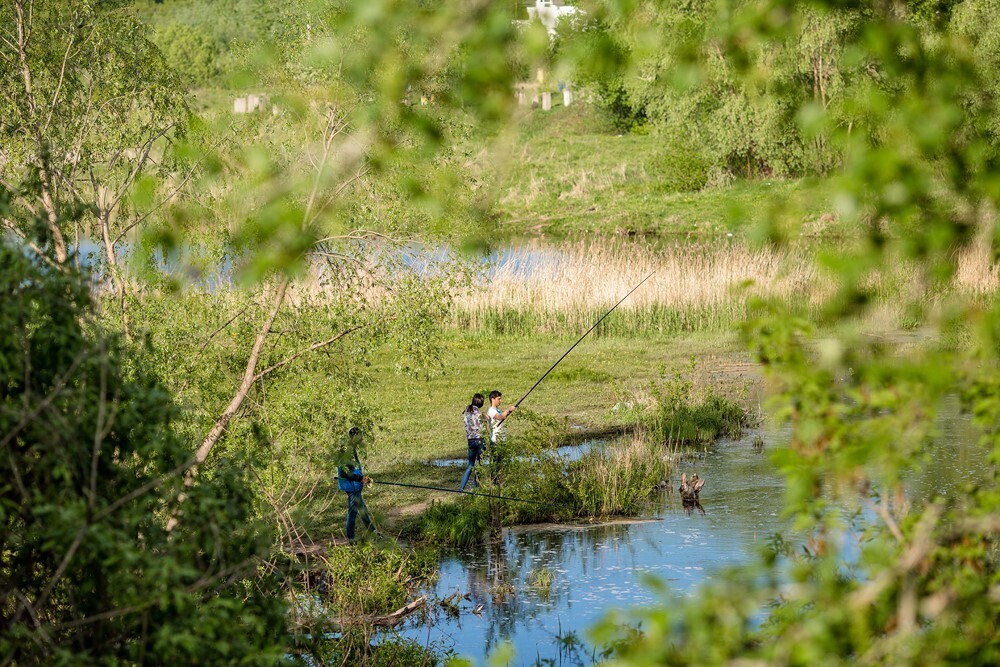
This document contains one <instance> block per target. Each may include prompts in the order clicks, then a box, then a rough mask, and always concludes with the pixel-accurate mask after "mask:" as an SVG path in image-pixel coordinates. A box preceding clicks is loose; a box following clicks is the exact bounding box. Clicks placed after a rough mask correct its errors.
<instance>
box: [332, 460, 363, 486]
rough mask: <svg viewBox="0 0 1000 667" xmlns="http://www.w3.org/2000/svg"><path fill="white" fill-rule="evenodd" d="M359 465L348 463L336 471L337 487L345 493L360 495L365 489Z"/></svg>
mask: <svg viewBox="0 0 1000 667" xmlns="http://www.w3.org/2000/svg"><path fill="white" fill-rule="evenodd" d="M363 480H364V473H363V472H362V471H361V464H360V463H356V464H355V463H348V464H347V465H346V466H341V467H340V469H339V470H338V471H337V487H338V488H339V489H340V490H341V491H344V492H345V493H361V492H362V491H363V490H364V488H365V483H364V481H363Z"/></svg>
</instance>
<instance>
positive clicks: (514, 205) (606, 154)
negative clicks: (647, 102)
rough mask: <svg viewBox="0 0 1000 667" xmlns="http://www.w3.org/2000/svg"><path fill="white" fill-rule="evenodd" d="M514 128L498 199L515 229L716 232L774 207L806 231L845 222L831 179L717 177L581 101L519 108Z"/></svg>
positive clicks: (739, 229) (830, 229) (824, 231)
mask: <svg viewBox="0 0 1000 667" xmlns="http://www.w3.org/2000/svg"><path fill="white" fill-rule="evenodd" d="M514 137H515V138H514V139H512V140H511V141H510V142H508V143H506V144H503V154H504V155H505V156H506V158H507V159H506V161H501V164H502V165H503V166H504V167H506V169H505V171H504V172H503V174H504V175H503V179H502V182H501V185H500V186H499V192H498V196H499V202H498V206H497V210H498V213H499V214H500V220H501V221H502V225H503V227H504V228H505V229H506V230H507V231H509V232H510V233H513V234H523V235H539V234H545V235H549V236H556V237H573V236H579V235H581V234H596V235H611V234H617V235H623V234H624V235H643V236H664V235H674V234H681V235H695V236H719V235H725V234H726V233H729V232H735V233H737V234H741V233H743V232H744V231H746V230H747V229H748V228H749V227H750V226H752V225H753V223H755V222H758V221H760V220H761V219H762V217H763V216H764V215H768V214H769V213H773V212H775V211H779V210H780V211H782V212H783V214H785V215H787V216H788V217H789V218H790V219H792V220H795V221H798V222H801V223H803V224H804V228H803V231H804V232H805V233H806V234H809V235H837V234H841V233H844V231H845V230H844V229H843V228H842V226H841V225H840V224H839V223H838V222H837V220H836V217H835V216H834V215H833V202H832V195H833V188H832V187H831V185H830V183H829V182H825V181H816V180H809V179H787V180H782V179H767V180H760V179H752V180H741V179H737V180H730V179H723V178H721V177H718V176H715V175H712V174H710V173H708V172H707V171H706V169H705V168H704V166H703V165H701V164H699V163H697V162H696V161H694V160H692V158H691V151H690V150H689V148H688V147H685V146H683V145H678V144H671V143H667V142H665V141H664V139H663V138H662V137H660V136H658V135H656V134H642V133H625V134H621V133H620V132H618V131H616V130H614V129H612V128H611V127H610V126H609V125H608V124H607V122H606V121H605V120H604V119H603V118H602V117H601V116H600V114H599V112H598V111H597V110H596V109H594V108H593V107H591V106H590V105H588V104H586V103H577V104H574V105H572V106H570V107H562V106H556V107H555V108H554V109H553V110H552V111H548V112H546V111H541V110H531V111H526V112H525V113H524V114H523V115H522V116H521V117H520V118H519V125H518V128H517V131H516V132H515V133H514Z"/></svg>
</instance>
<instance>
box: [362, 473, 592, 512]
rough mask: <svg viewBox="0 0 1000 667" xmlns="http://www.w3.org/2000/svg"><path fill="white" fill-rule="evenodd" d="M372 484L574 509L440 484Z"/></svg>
mask: <svg viewBox="0 0 1000 667" xmlns="http://www.w3.org/2000/svg"><path fill="white" fill-rule="evenodd" d="M372 484H388V485H389V486H405V487H407V488H410V489H429V490H431V491H444V492H445V493H461V494H463V495H466V496H479V497H480V498H496V499H497V500H513V501H516V502H519V503H531V504H532V505H544V506H545V507H558V508H560V509H573V508H572V507H570V506H569V505H565V504H556V503H543V502H541V501H538V500H527V499H525V498H514V497H513V496H499V495H492V494H488V493H476V492H475V491H459V490H456V489H445V488H443V487H440V486H424V485H422V484H404V483H403V482H377V481H375V480H372Z"/></svg>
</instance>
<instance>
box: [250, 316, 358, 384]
mask: <svg viewBox="0 0 1000 667" xmlns="http://www.w3.org/2000/svg"><path fill="white" fill-rule="evenodd" d="M366 326H368V325H367V324H359V325H358V326H356V327H352V328H350V329H347V330H346V331H341V332H340V333H339V334H337V335H336V336H334V337H333V338H330V339H328V340H324V341H320V342H318V343H313V344H312V345H310V346H309V347H307V348H304V349H301V350H299V351H298V352H296V353H295V354H293V355H292V356H290V357H288V358H286V359H284V360H282V361H279V362H278V363H276V364H274V365H273V366H270V367H269V368H266V369H264V370H262V371H261V372H260V373H257V375H255V376H254V378H253V380H252V382H256V381H257V380H259V379H261V378H262V377H264V376H265V375H267V374H268V373H270V372H271V371H276V370H278V369H279V368H281V367H282V366H287V365H288V364H290V363H292V362H293V361H295V360H296V359H298V358H299V357H301V356H302V355H303V354H306V353H307V352H312V351H313V350H318V349H320V348H321V347H326V346H327V345H331V344H332V343H336V342H337V341H338V340H340V339H341V338H343V337H344V336H346V335H348V334H351V333H354V332H355V331H357V330H359V329H363V328H365V327H366Z"/></svg>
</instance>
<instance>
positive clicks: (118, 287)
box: [100, 209, 132, 340]
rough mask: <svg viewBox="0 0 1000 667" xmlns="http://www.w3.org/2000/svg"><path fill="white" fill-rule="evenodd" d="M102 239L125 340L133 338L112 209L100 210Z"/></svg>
mask: <svg viewBox="0 0 1000 667" xmlns="http://www.w3.org/2000/svg"><path fill="white" fill-rule="evenodd" d="M100 216H101V217H100V221H101V239H102V240H103V241H104V254H105V256H106V258H107V260H108V274H109V275H110V276H111V284H112V285H113V286H114V288H115V294H116V295H117V296H118V305H119V307H120V308H121V312H122V329H123V330H124V332H125V340H132V327H131V325H130V323H129V317H128V300H127V299H126V293H125V278H124V276H122V271H121V267H120V266H119V265H118V258H117V257H116V256H115V244H114V241H112V240H111V223H110V217H111V211H109V210H104V209H102V210H101V212H100Z"/></svg>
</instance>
